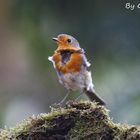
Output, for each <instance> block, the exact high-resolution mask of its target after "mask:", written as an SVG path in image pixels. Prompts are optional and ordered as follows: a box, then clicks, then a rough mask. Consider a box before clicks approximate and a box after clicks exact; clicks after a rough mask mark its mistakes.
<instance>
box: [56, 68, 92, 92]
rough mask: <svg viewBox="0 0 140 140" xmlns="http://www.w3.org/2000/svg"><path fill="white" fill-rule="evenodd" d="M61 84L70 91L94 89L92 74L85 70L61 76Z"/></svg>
mask: <svg viewBox="0 0 140 140" xmlns="http://www.w3.org/2000/svg"><path fill="white" fill-rule="evenodd" d="M59 82H60V83H61V84H62V85H63V86H64V87H65V88H67V89H69V90H73V91H76V90H80V91H83V90H84V89H87V90H90V89H93V86H94V85H93V83H92V77H91V72H89V71H87V70H84V71H81V72H75V73H67V74H62V75H61V76H59Z"/></svg>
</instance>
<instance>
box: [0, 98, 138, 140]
mask: <svg viewBox="0 0 140 140" xmlns="http://www.w3.org/2000/svg"><path fill="white" fill-rule="evenodd" d="M139 139H140V127H139V126H130V125H127V124H117V123H114V122H113V121H112V120H111V119H110V117H109V115H108V110H107V109H106V108H105V107H104V106H100V105H97V104H96V103H94V102H90V101H80V102H76V101H74V102H73V101H70V102H68V103H67V104H66V105H65V107H63V108H62V107H55V108H54V107H52V108H51V112H50V113H48V114H45V113H44V114H40V115H38V116H32V117H30V118H29V119H27V120H24V121H23V122H22V123H20V124H18V125H17V126H16V127H14V128H9V129H8V128H7V129H3V130H1V132H0V140H139Z"/></svg>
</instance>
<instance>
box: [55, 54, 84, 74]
mask: <svg viewBox="0 0 140 140" xmlns="http://www.w3.org/2000/svg"><path fill="white" fill-rule="evenodd" d="M53 60H54V62H55V66H56V69H57V70H58V71H59V72H61V73H63V74H65V73H71V72H79V71H80V69H81V65H82V56H81V54H80V53H77V52H73V53H72V54H71V56H70V58H69V60H68V61H67V62H66V63H65V64H63V63H62V56H61V53H60V52H56V53H55V54H54V55H53Z"/></svg>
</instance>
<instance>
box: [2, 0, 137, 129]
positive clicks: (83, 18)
mask: <svg viewBox="0 0 140 140" xmlns="http://www.w3.org/2000/svg"><path fill="white" fill-rule="evenodd" d="M126 2H128V1H122V0H106V1H102V0H86V1H84V0H77V1H76V0H71V1H67V0H59V1H58V0H1V1H0V127H4V125H7V126H14V125H15V124H16V123H17V122H20V121H21V120H22V119H25V118H28V117H29V116H31V115H32V114H35V115H36V114H38V113H42V112H48V111H49V110H50V108H49V106H50V105H51V104H53V103H58V102H59V101H60V100H61V99H62V98H63V97H64V96H65V94H66V93H67V91H66V90H65V89H64V88H63V86H61V85H60V84H59V83H58V79H57V76H56V73H55V71H54V69H53V66H52V64H51V63H50V62H49V61H48V59H47V58H48V56H50V55H52V54H53V52H54V50H55V49H56V44H55V43H54V42H53V41H52V40H51V38H52V37H55V36H57V35H58V34H60V33H67V34H70V35H72V36H74V37H76V38H77V40H78V41H79V42H80V44H81V47H82V48H84V49H85V51H86V55H87V57H88V60H89V61H90V63H92V66H91V71H92V74H93V79H94V84H95V89H96V90H97V92H98V93H99V94H100V96H101V97H102V98H104V100H105V101H106V103H107V106H108V108H109V109H110V110H111V112H110V115H111V117H113V119H114V120H115V121H116V122H122V123H126V122H127V123H129V124H139V123H140V117H139V116H140V18H139V17H140V9H135V10H133V11H131V10H127V9H125V3H126ZM133 3H134V4H138V1H135V2H133ZM78 95H79V94H78V92H75V93H72V94H71V96H70V98H69V99H73V98H75V97H76V96H78ZM83 99H86V97H85V96H83Z"/></svg>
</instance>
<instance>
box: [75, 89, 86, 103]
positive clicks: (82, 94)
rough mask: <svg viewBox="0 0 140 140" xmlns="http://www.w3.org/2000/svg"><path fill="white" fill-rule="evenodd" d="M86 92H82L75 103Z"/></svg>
mask: <svg viewBox="0 0 140 140" xmlns="http://www.w3.org/2000/svg"><path fill="white" fill-rule="evenodd" d="M83 94H84V92H83V91H82V92H80V95H79V96H78V97H77V98H76V99H75V101H77V100H78V99H79V98H81V96H83Z"/></svg>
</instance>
